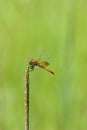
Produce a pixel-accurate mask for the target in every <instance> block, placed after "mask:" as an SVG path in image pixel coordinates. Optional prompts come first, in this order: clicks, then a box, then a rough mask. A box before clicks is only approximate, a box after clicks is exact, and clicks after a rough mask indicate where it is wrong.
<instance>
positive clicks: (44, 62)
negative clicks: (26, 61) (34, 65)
mask: <svg viewBox="0 0 87 130" xmlns="http://www.w3.org/2000/svg"><path fill="white" fill-rule="evenodd" d="M39 63H40V65H41V66H44V67H45V66H48V65H49V63H48V62H47V61H41V62H39Z"/></svg>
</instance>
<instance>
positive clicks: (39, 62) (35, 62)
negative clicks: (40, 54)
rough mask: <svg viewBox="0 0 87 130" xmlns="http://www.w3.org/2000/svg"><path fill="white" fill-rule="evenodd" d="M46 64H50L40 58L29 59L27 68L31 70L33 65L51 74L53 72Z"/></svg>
mask: <svg viewBox="0 0 87 130" xmlns="http://www.w3.org/2000/svg"><path fill="white" fill-rule="evenodd" d="M48 65H50V64H49V63H48V62H47V61H45V60H41V59H40V58H39V59H38V60H33V59H32V60H30V61H29V69H30V71H33V70H34V68H35V67H39V68H42V69H44V70H46V71H48V72H49V73H51V74H54V72H53V71H52V70H50V69H48V68H46V67H47V66H48Z"/></svg>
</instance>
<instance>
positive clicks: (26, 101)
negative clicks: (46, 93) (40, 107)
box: [25, 66, 29, 130]
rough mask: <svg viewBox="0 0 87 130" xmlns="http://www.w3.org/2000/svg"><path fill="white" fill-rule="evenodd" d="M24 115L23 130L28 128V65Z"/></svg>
mask: <svg viewBox="0 0 87 130" xmlns="http://www.w3.org/2000/svg"><path fill="white" fill-rule="evenodd" d="M25 116H26V117H25V118H26V119H25V130H29V66H28V68H27V72H26V88H25Z"/></svg>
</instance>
